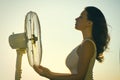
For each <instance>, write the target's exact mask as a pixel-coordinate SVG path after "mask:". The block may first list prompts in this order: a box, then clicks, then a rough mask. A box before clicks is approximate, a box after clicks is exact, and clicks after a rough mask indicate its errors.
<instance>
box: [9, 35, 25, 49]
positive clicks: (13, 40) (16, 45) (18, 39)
mask: <svg viewBox="0 0 120 80" xmlns="http://www.w3.org/2000/svg"><path fill="white" fill-rule="evenodd" d="M9 44H10V46H11V48H13V49H25V48H27V37H26V34H25V33H18V34H12V35H10V36H9Z"/></svg>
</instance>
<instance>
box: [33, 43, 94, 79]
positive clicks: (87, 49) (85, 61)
mask: <svg viewBox="0 0 120 80" xmlns="http://www.w3.org/2000/svg"><path fill="white" fill-rule="evenodd" d="M94 49H95V48H94V45H93V43H92V42H91V41H85V42H84V43H83V44H82V46H81V47H79V48H78V50H77V53H78V56H79V61H78V73H77V74H65V73H55V72H51V71H50V70H49V69H47V68H45V67H42V66H38V67H37V66H34V69H35V71H36V72H37V73H38V74H40V75H41V76H44V77H47V78H49V79H50V80H83V79H84V77H85V74H86V72H87V70H88V65H89V61H90V59H91V58H92V56H93V53H94V51H95V50H94Z"/></svg>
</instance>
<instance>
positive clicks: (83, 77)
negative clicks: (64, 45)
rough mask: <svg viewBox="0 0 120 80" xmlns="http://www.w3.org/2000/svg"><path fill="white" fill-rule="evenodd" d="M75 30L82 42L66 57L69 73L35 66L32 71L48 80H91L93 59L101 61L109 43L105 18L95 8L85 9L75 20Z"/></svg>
mask: <svg viewBox="0 0 120 80" xmlns="http://www.w3.org/2000/svg"><path fill="white" fill-rule="evenodd" d="M75 28H76V29H77V30H80V31H81V32H82V35H83V41H82V43H81V44H80V45H78V46H77V47H76V48H75V49H73V51H72V52H71V53H70V54H69V55H68V57H67V59H66V65H67V67H68V68H69V69H70V71H71V74H69V73H55V72H52V71H50V70H49V69H48V68H45V67H43V66H35V65H34V70H35V71H36V72H37V73H38V74H39V75H41V76H44V77H46V78H49V79H50V80H93V73H92V71H93V67H94V63H95V59H97V60H98V61H99V62H102V61H103V52H104V51H105V50H106V49H107V45H108V43H109V41H110V37H109V35H108V29H107V24H106V20H105V17H104V15H103V13H102V12H101V11H100V10H99V9H98V8H96V7H92V6H89V7H86V8H85V9H84V10H83V12H82V13H81V15H80V16H79V17H78V18H76V24H75Z"/></svg>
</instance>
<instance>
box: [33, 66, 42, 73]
mask: <svg viewBox="0 0 120 80" xmlns="http://www.w3.org/2000/svg"><path fill="white" fill-rule="evenodd" d="M33 68H34V70H35V71H36V72H37V73H41V72H42V71H43V70H42V67H41V66H36V65H33Z"/></svg>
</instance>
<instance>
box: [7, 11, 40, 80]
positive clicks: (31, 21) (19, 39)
mask: <svg viewBox="0 0 120 80" xmlns="http://www.w3.org/2000/svg"><path fill="white" fill-rule="evenodd" d="M9 44H10V46H11V48H12V49H16V52H17V59H16V72H15V80H20V78H21V73H22V71H21V63H22V55H23V54H24V53H25V52H27V56H28V62H29V64H30V65H31V66H32V67H33V65H39V64H40V63H41V57H42V44H41V29H40V23H39V19H38V16H37V14H36V13H35V12H32V11H30V12H28V13H27V15H26V17H25V28H24V32H23V33H18V34H14V33H13V34H12V35H10V36H9Z"/></svg>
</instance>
